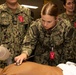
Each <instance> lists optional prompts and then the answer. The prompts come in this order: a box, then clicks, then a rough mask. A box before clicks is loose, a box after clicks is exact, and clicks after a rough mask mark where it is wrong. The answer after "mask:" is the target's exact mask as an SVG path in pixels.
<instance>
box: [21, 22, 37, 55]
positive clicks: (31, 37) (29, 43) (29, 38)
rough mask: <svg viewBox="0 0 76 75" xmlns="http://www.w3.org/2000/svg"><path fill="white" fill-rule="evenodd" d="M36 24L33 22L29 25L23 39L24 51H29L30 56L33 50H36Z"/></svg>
mask: <svg viewBox="0 0 76 75" xmlns="http://www.w3.org/2000/svg"><path fill="white" fill-rule="evenodd" d="M35 24H36V23H33V24H32V25H31V26H30V27H29V29H28V31H27V33H26V36H25V37H24V41H23V46H22V53H25V52H27V53H28V56H29V55H30V54H31V53H32V50H34V48H35V45H36V43H37V27H36V25H35Z"/></svg>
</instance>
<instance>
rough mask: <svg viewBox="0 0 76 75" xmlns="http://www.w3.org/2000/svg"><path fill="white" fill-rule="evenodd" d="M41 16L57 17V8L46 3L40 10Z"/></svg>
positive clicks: (52, 4)
mask: <svg viewBox="0 0 76 75" xmlns="http://www.w3.org/2000/svg"><path fill="white" fill-rule="evenodd" d="M41 15H50V16H55V17H56V16H57V15H58V7H57V5H56V4H55V3H53V2H48V3H46V4H45V5H44V6H43V7H42V10H41Z"/></svg>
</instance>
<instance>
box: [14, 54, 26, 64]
mask: <svg viewBox="0 0 76 75" xmlns="http://www.w3.org/2000/svg"><path fill="white" fill-rule="evenodd" d="M26 59H27V54H26V53H22V54H21V55H19V56H17V57H15V59H14V60H15V61H16V62H15V64H16V65H21V64H22V62H23V60H26Z"/></svg>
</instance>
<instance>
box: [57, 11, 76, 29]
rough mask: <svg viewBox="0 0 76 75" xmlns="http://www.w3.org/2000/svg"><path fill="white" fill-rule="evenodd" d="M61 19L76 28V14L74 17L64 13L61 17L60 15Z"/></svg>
mask: <svg viewBox="0 0 76 75" xmlns="http://www.w3.org/2000/svg"><path fill="white" fill-rule="evenodd" d="M58 18H59V19H66V20H67V21H69V22H70V23H71V25H72V26H73V27H75V28H76V14H74V15H73V16H70V15H67V14H66V12H65V13H62V14H60V15H58Z"/></svg>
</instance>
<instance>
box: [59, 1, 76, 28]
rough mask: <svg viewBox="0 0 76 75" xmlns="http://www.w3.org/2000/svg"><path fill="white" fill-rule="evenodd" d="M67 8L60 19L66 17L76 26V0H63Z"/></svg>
mask: <svg viewBox="0 0 76 75" xmlns="http://www.w3.org/2000/svg"><path fill="white" fill-rule="evenodd" d="M62 1H63V6H64V9H65V12H64V13H61V14H60V15H59V16H58V17H59V19H66V20H68V21H69V22H71V24H72V26H73V27H75V28H76V12H75V5H76V4H75V0H62Z"/></svg>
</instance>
